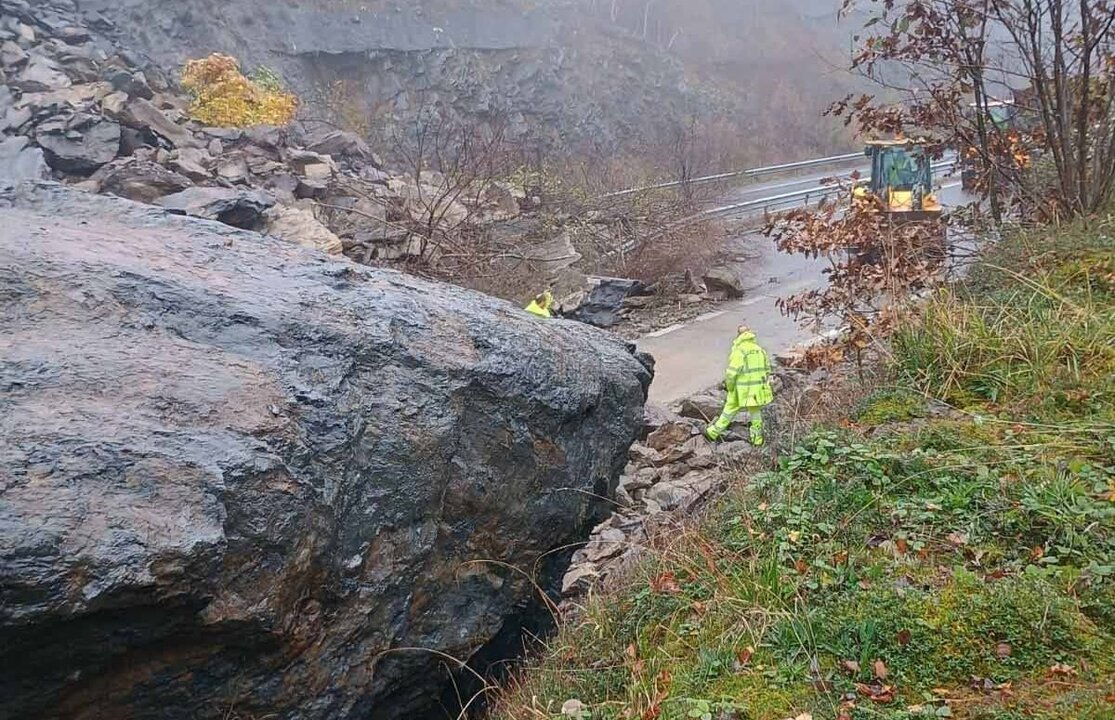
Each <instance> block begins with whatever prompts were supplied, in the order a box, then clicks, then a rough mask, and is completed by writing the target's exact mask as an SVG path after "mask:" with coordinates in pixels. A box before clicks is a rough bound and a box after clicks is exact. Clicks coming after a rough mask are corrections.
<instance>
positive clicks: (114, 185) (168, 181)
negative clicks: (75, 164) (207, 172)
mask: <svg viewBox="0 0 1115 720" xmlns="http://www.w3.org/2000/svg"><path fill="white" fill-rule="evenodd" d="M94 179H95V180H97V181H98V182H99V183H100V192H103V193H107V194H109V195H116V196H118V197H123V198H128V199H129V200H135V201H136V202H144V203H151V204H154V203H155V202H156V201H157V200H158V199H159V198H161V197H163V196H164V195H171V194H173V193H177V192H181V191H183V190H185V189H186V188H189V187H191V185H192V183H191V182H190V180H189V178H187V177H185V176H183V175H179V174H178V173H176V172H173V171H172V170H168V169H167V168H165V167H163V166H162V165H159V164H158V163H155V162H151V161H150V160H140V159H137V158H126V159H124V160H122V161H117V162H114V163H112V164H109V165H106V166H105V167H103V168H101V170H100V171H99V172H98V173H97V174H96V175H95V176H94Z"/></svg>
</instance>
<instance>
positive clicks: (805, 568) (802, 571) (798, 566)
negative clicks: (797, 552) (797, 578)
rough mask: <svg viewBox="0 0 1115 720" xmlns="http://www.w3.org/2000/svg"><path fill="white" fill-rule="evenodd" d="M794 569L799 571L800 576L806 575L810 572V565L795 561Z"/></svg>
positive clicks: (799, 560)
mask: <svg viewBox="0 0 1115 720" xmlns="http://www.w3.org/2000/svg"><path fill="white" fill-rule="evenodd" d="M794 569H795V570H797V571H798V575H804V574H805V573H807V572H809V565H807V564H806V562H805V561H804V560H801V559H798V560H794Z"/></svg>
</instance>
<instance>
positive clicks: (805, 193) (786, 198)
mask: <svg viewBox="0 0 1115 720" xmlns="http://www.w3.org/2000/svg"><path fill="white" fill-rule="evenodd" d="M859 157H862V156H859ZM956 166H957V159H956V158H955V157H951V158H947V159H945V160H939V161H937V162H935V163H933V164H932V165H930V168H931V169H932V171H933V175H934V177H939V176H940V175H943V174H944V173H945V172H947V171H950V170H953V169H955V168H956ZM851 177H852V176H851V175H846V176H843V177H837V178H836V179H841V180H849V179H851ZM845 190H846V188H845V187H843V186H841V185H838V184H830V185H814V186H813V187H808V188H804V189H802V190H795V191H793V192H788V193H782V194H779V195H770V196H767V197H763V198H756V199H755V200H748V201H747V202H742V203H735V204H733V205H725V206H723V207H718V208H711V209H709V210H703V211H701V212H699V213H697V214H695V215H690V216H689V217H685V218H682V219H680V220H676V221H674V222H672V223H670V224H669V225H667V226H666V227H665V228H663V229H662V231H663V232H664V231H669V230H673V229H675V228H679V227H683V226H685V225H687V224H689V223H692V222H694V221H697V220H700V219H702V218H706V217H715V216H717V215H728V214H731V213H734V212H737V211H747V210H755V211H759V210H761V211H763V212H766V211H769V210H775V209H778V208H779V207H780V206H782V205H787V204H789V203H792V204H790V207H808V206H809V205H811V204H812V203H811V202H810V198H815V200H816V201H820V200H823V199H825V198H828V197H830V196H832V195H836V194H838V193H840V192H843V191H845ZM646 240H647V239H646V238H643V239H637V238H632V239H631V240H628V241H627V242H625V243H623V245H621V246H620V247H619V248H616V249H615V250H612V251H611V252H609V253H607V254H606V255H605V258H607V257H611V256H612V255H615V254H618V253H629V252H631V251H632V250H634V249H635V248H637V247H638V246H639V244H640V243H642V242H646Z"/></svg>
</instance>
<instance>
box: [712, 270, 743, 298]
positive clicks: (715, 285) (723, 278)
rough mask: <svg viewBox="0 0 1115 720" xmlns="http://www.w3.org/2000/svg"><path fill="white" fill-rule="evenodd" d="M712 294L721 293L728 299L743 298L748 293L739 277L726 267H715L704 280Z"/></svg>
mask: <svg viewBox="0 0 1115 720" xmlns="http://www.w3.org/2000/svg"><path fill="white" fill-rule="evenodd" d="M702 279H703V280H704V281H705V287H706V288H708V291H709V292H711V293H719V294H721V295H723V296H724V297H727V298H741V297H743V295H744V293H745V292H746V291H747V290H746V288H744V286H743V280H741V279H740V277H739V275H738V274H737V273H736V272H735V271H734V270H732V269H731V268H730V267H727V266H726V265H721V266H719V267H714V268H712V269H711V270H709V271H708V272H706V273H705V275H704V277H703V278H702Z"/></svg>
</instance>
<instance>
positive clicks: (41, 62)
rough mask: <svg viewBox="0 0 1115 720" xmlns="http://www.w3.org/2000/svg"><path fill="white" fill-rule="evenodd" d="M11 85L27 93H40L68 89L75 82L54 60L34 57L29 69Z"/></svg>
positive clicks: (29, 63) (21, 73)
mask: <svg viewBox="0 0 1115 720" xmlns="http://www.w3.org/2000/svg"><path fill="white" fill-rule="evenodd" d="M9 84H10V85H11V86H12V87H14V88H16V89H17V90H20V91H22V92H25V93H40V92H50V91H51V90H59V89H61V88H68V87H70V85H72V84H73V82H72V81H71V80H70V78H69V77H67V76H66V73H64V72H62V69H61V68H59V67H58V64H57V63H55V62H54V61H53V60H50V59H49V58H45V57H43V56H41V55H34V56H32V57H31V59H30V60H29V61H28V63H27V67H25V68H24V69H23V71H22V72H20V73H19V75H18V76H16V78H15V79H14V80H11V81H10V82H9Z"/></svg>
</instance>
